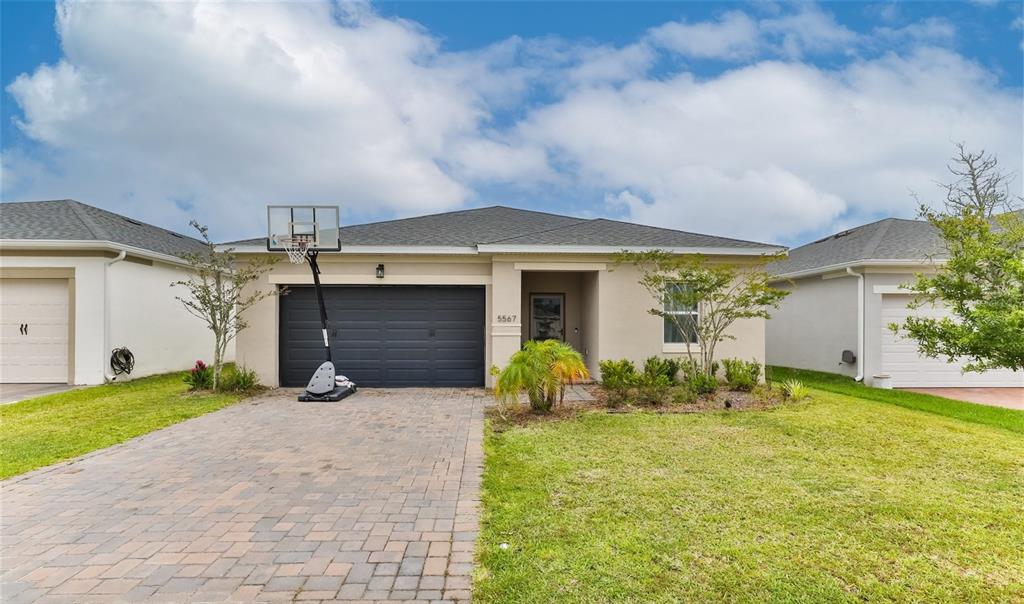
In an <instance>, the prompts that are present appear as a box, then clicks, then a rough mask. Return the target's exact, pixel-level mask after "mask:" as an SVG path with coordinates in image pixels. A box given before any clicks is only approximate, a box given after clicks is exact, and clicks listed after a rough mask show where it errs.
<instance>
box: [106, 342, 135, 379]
mask: <svg viewBox="0 0 1024 604" xmlns="http://www.w3.org/2000/svg"><path fill="white" fill-rule="evenodd" d="M110 368H111V369H113V370H114V374H115V375H120V374H122V373H123V374H125V375H127V374H129V373H131V372H132V369H135V355H134V354H132V351H131V350H128V348H127V347H126V346H122V347H121V348H115V349H113V350H111V351H110Z"/></svg>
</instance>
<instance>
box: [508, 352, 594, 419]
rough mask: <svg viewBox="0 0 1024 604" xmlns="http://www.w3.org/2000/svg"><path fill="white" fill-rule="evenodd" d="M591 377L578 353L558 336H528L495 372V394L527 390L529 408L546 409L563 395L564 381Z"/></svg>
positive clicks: (509, 394) (511, 396) (544, 410)
mask: <svg viewBox="0 0 1024 604" xmlns="http://www.w3.org/2000/svg"><path fill="white" fill-rule="evenodd" d="M588 377H590V374H589V373H588V372H587V366H586V365H585V364H584V363H583V357H582V356H580V353H578V352H576V351H575V350H573V348H572V346H569V345H568V344H566V343H565V342H560V341H559V340H543V341H536V340H530V341H529V342H527V343H526V344H524V345H523V347H522V349H520V350H519V351H518V352H516V353H515V354H514V355H512V358H510V359H509V362H508V365H506V366H505V368H504V369H502V370H501V371H500V372H498V380H497V382H496V383H495V386H494V394H495V396H496V397H498V398H499V399H503V400H511V399H515V398H517V397H518V396H519V393H520V392H526V396H527V398H528V399H529V400H530V408H531V409H533V410H534V411H540V412H543V413H547V412H548V411H551V408H552V407H554V406H555V404H556V403H560V402H561V401H562V398H563V397H564V396H565V387H566V385H567V384H571V383H573V382H576V381H579V380H585V379H587V378H588Z"/></svg>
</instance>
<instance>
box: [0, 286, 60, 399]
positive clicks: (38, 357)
mask: <svg viewBox="0 0 1024 604" xmlns="http://www.w3.org/2000/svg"><path fill="white" fill-rule="evenodd" d="M67 381H68V282H67V279H0V383H5V384H10V383H16V382H23V383H47V382H59V383H67Z"/></svg>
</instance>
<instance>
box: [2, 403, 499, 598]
mask: <svg viewBox="0 0 1024 604" xmlns="http://www.w3.org/2000/svg"><path fill="white" fill-rule="evenodd" d="M485 402H486V394H485V393H484V392H483V391H482V390H469V389H466V390H462V389H407V390H364V391H361V392H359V393H358V394H356V395H355V396H352V397H350V398H348V399H346V400H344V401H342V402H340V403H299V402H296V401H295V400H294V394H293V393H289V392H278V393H273V394H270V395H267V396H263V397H260V398H258V399H256V400H254V401H253V402H248V403H243V404H240V405H236V406H234V407H230V408H228V409H224V410H221V411H218V412H216V413H212V414H209V415H205V416H203V417H199V418H196V419H193V420H189V421H187V422H184V423H181V424H177V425H175V426H171V427H169V428H166V429H164V430H160V431H158V432H154V433H152V434H149V435H147V436H144V437H141V438H139V439H136V440H134V441H131V442H129V443H126V444H124V445H120V446H116V447H112V448H109V449H105V450H103V451H99V452H97V453H94V454H92V455H89V456H86V457H84V458H81V459H79V460H77V461H76V462H74V463H71V464H64V465H58V466H53V467H51V468H46V469H43V470H39V471H37V472H34V473H31V474H28V475H25V476H23V477H21V478H20V479H19V478H14V479H11V480H8V481H6V482H4V483H3V484H2V488H3V494H2V497H3V508H2V525H0V529H2V532H0V535H2V546H0V547H2V550H0V552H2V565H3V577H2V589H3V592H2V594H0V597H2V600H3V601H4V602H6V603H8V604H12V603H14V602H22V601H42V602H49V601H68V602H87V601H96V602H136V601H151V602H152V601H155V602H182V601H187V602H202V601H224V600H233V601H246V602H248V601H263V600H275V601H276V600H284V601H290V600H302V601H307V600H413V599H415V600H424V601H432V600H441V599H446V600H466V599H468V598H469V593H470V592H469V589H470V572H471V569H472V558H473V552H472V549H473V543H474V541H475V539H476V534H477V507H478V500H479V484H480V471H481V464H482V445H481V441H482V438H483V406H484V404H485Z"/></svg>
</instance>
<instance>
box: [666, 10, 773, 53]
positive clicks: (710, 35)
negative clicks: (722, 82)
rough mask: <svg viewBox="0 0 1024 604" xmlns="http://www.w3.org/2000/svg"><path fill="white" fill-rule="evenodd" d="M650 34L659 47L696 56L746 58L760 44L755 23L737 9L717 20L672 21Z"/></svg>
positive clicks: (756, 49)
mask: <svg viewBox="0 0 1024 604" xmlns="http://www.w3.org/2000/svg"><path fill="white" fill-rule="evenodd" d="M649 36H650V38H651V41H652V42H653V43H654V44H657V45H658V46H660V47H662V48H665V49H668V50H671V51H673V52H676V53H679V54H682V55H686V56H690V57H697V58H712V59H733V60H736V59H746V58H749V57H751V56H753V55H754V54H755V53H757V51H758V49H759V46H760V39H759V38H760V32H759V31H758V24H757V22H756V21H754V20H753V19H751V18H750V17H749V16H747V14H746V13H743V12H740V11H730V12H727V13H725V14H723V15H721V16H720V17H719V18H718V20H717V21H702V22H699V23H682V22H677V21H671V22H669V23H665V24H664V25H660V26H658V27H655V28H653V29H652V30H651V31H650V33H649Z"/></svg>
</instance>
